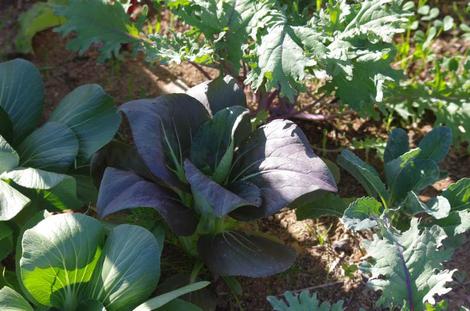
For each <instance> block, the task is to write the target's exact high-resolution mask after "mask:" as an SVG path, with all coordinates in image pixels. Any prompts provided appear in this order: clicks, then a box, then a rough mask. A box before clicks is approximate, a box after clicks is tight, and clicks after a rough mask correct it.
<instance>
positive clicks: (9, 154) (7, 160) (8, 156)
mask: <svg viewBox="0 0 470 311" xmlns="http://www.w3.org/2000/svg"><path fill="white" fill-rule="evenodd" d="M19 163H20V157H19V156H18V153H16V151H15V149H13V148H12V147H11V146H10V144H8V142H7V141H6V140H5V139H4V138H3V136H1V135H0V174H1V173H3V172H5V171H9V170H11V169H14V168H15V167H17V166H18V164H19Z"/></svg>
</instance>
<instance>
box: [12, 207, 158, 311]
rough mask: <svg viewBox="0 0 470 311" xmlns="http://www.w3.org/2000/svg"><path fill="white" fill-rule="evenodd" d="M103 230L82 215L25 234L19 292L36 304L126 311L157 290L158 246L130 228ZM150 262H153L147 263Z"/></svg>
mask: <svg viewBox="0 0 470 311" xmlns="http://www.w3.org/2000/svg"><path fill="white" fill-rule="evenodd" d="M105 233H106V230H105V227H104V226H103V225H102V224H101V223H100V222H99V221H97V220H96V219H93V218H91V217H89V216H85V215H81V214H60V215H55V216H50V217H48V218H46V219H44V220H42V221H41V222H39V223H38V224H37V225H35V226H34V227H32V228H31V229H28V230H26V231H25V233H24V235H23V238H22V257H21V259H20V262H19V266H20V273H21V280H22V282H23V285H24V288H25V290H26V291H28V293H29V294H31V295H32V297H33V298H34V299H35V300H37V302H38V303H40V304H42V305H44V306H48V307H55V308H58V309H60V310H78V309H77V308H78V307H79V305H80V304H81V303H84V302H86V301H89V302H90V303H91V302H92V301H93V300H94V301H96V302H97V303H92V304H91V305H89V306H90V307H91V306H93V308H95V307H97V306H98V307H99V306H101V305H103V306H104V307H105V308H106V310H111V311H114V310H130V309H132V308H133V307H135V306H137V305H138V304H139V303H141V302H142V301H143V300H145V299H146V298H147V297H148V296H149V295H150V293H151V292H152V291H153V289H154V288H155V286H156V283H157V281H158V277H159V273H160V268H159V256H160V245H158V242H157V239H156V238H155V237H154V236H153V234H152V233H150V232H149V231H147V230H146V229H144V228H142V227H138V226H134V225H120V226H117V227H115V228H113V229H112V230H111V231H110V233H109V235H108V236H107V238H106V239H105ZM149 259H152V260H149Z"/></svg>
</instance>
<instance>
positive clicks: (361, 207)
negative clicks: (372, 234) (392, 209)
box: [341, 197, 383, 231]
mask: <svg viewBox="0 0 470 311" xmlns="http://www.w3.org/2000/svg"><path fill="white" fill-rule="evenodd" d="M382 211H383V207H382V204H381V203H380V202H379V201H377V200H376V199H374V198H371V197H363V198H359V199H357V200H356V201H354V202H352V203H351V204H349V206H348V208H347V209H346V210H345V211H344V215H343V217H342V218H341V222H342V223H343V224H344V226H345V227H346V228H347V229H352V230H355V231H360V230H365V229H370V228H374V227H375V226H377V220H378V219H379V218H380V215H382Z"/></svg>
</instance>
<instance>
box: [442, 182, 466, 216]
mask: <svg viewBox="0 0 470 311" xmlns="http://www.w3.org/2000/svg"><path fill="white" fill-rule="evenodd" d="M442 196H444V197H445V198H446V199H447V200H449V203H450V205H451V206H452V210H453V211H458V210H466V209H469V208H470V178H462V179H460V180H459V181H457V182H456V183H454V184H452V185H450V186H449V187H448V188H447V189H446V190H445V191H444V192H443V193H442Z"/></svg>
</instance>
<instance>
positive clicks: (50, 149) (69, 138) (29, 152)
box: [18, 122, 79, 173]
mask: <svg viewBox="0 0 470 311" xmlns="http://www.w3.org/2000/svg"><path fill="white" fill-rule="evenodd" d="M78 148H79V144H78V140H77V137H76V136H75V134H74V133H73V131H72V130H71V129H70V128H68V127H67V126H65V125H63V124H61V123H57V122H48V123H46V124H44V125H43V126H42V127H40V128H38V129H36V130H35V131H34V132H32V133H31V134H30V135H29V136H28V137H26V139H25V140H24V141H23V142H22V143H21V144H20V145H19V146H18V154H19V155H20V159H21V163H20V164H21V166H24V167H34V168H39V169H43V170H47V171H53V172H58V173H61V172H65V171H67V170H68V169H69V168H70V167H71V166H72V164H73V163H74V161H75V158H76V156H77V154H78Z"/></svg>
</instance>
